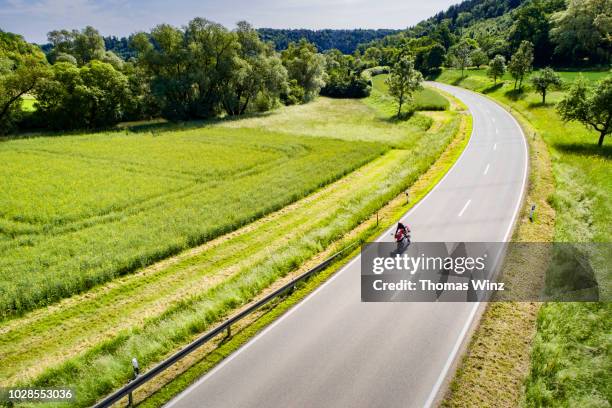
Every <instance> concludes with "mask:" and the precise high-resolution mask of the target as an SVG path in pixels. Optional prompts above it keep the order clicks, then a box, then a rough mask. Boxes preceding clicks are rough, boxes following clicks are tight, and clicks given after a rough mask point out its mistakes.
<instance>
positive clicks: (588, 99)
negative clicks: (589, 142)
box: [557, 75, 612, 147]
mask: <svg viewBox="0 0 612 408" xmlns="http://www.w3.org/2000/svg"><path fill="white" fill-rule="evenodd" d="M557 112H558V113H559V115H560V116H561V119H563V120H564V121H566V122H567V121H573V120H575V121H578V122H580V123H582V124H583V125H584V126H586V127H587V128H593V129H594V130H596V131H597V132H599V142H598V143H597V145H598V146H599V147H601V146H603V141H604V138H605V136H606V135H609V134H610V133H612V76H610V75H608V76H607V77H606V78H605V79H603V80H601V81H600V82H599V83H598V84H597V86H596V87H595V88H594V89H593V88H590V87H589V86H588V85H587V82H586V80H585V79H584V78H583V77H582V76H581V77H579V78H578V80H577V81H576V82H574V84H573V85H572V86H571V87H570V89H569V91H568V93H567V94H566V95H565V98H563V100H562V101H561V102H559V104H558V105H557Z"/></svg>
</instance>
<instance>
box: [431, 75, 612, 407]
mask: <svg viewBox="0 0 612 408" xmlns="http://www.w3.org/2000/svg"><path fill="white" fill-rule="evenodd" d="M561 74H562V77H563V78H564V79H565V80H568V81H571V80H573V78H575V77H576V75H569V73H561ZM591 74H592V75H591ZM585 76H586V77H587V79H589V80H593V81H594V80H597V79H598V78H600V77H601V76H602V73H585ZM438 80H440V81H443V82H447V83H450V84H453V85H459V86H463V87H466V88H468V89H472V90H475V91H479V92H482V93H484V94H487V95H488V96H489V97H491V98H493V99H494V100H496V101H498V102H500V103H502V104H503V105H504V106H505V107H506V108H511V112H512V114H513V115H514V116H515V118H516V119H517V120H518V121H519V122H520V123H521V125H522V126H523V128H524V129H525V133H526V135H527V136H528V140H529V143H530V150H531V151H530V163H531V166H532V168H531V174H530V186H529V197H528V198H527V201H526V202H525V207H524V208H523V212H522V217H521V220H520V221H519V225H518V228H517V230H516V231H515V235H514V237H513V240H514V241H528V242H529V241H547V242H553V241H558V242H559V241H560V242H563V241H565V242H591V241H596V242H597V241H603V242H610V241H611V236H610V230H609V225H610V200H609V197H610V195H611V191H612V185H611V184H610V182H609V171H610V161H609V158H610V156H609V148H605V147H604V149H599V150H598V149H596V148H594V147H596V146H593V145H594V144H595V142H596V139H595V138H594V135H593V134H592V132H590V131H587V130H585V129H584V128H582V127H581V126H580V125H578V124H575V123H569V124H564V123H563V122H562V121H561V120H560V119H559V117H558V116H557V114H556V112H555V110H554V103H555V102H557V101H558V100H559V99H560V97H561V96H562V92H561V91H555V92H553V93H552V95H549V96H550V97H548V98H547V102H548V103H547V104H546V105H542V104H541V98H540V97H539V95H536V94H534V93H533V92H531V91H529V90H527V91H526V92H523V93H516V92H512V90H511V86H508V85H504V84H498V85H497V86H491V82H490V80H489V79H487V78H486V75H485V72H484V71H483V70H479V71H470V72H469V76H468V77H466V78H464V79H461V78H460V76H459V75H458V73H457V72H455V71H453V70H449V71H445V72H444V73H443V74H442V75H441V76H440V77H439V78H438ZM544 163H546V165H543V164H544ZM542 170H543V171H542ZM532 203H536V204H537V211H536V219H535V222H534V223H533V224H530V223H526V222H525V217H526V214H527V211H528V208H529V206H530V205H531V204H532ZM508 267H510V268H512V264H510V265H506V268H508ZM531 270H537V269H536V268H532V269H531ZM602 272H603V273H602ZM523 277H525V276H524V274H523ZM527 278H528V279H526V280H527V281H529V279H534V278H535V279H537V278H538V277H534V276H528V277H527ZM600 278H603V279H602V280H600V290H603V291H609V290H610V289H609V286H608V285H609V282H607V281H606V276H605V271H600V273H599V276H598V279H600ZM607 278H608V279H609V277H607ZM527 284H528V283H527ZM608 293H609V292H608ZM611 306H612V305H611V304H610V303H605V302H600V303H547V304H544V305H541V304H535V303H533V304H531V303H492V304H489V305H488V308H487V310H486V312H485V314H484V316H483V318H482V320H481V324H480V327H479V328H478V329H477V331H476V333H475V335H474V337H473V340H472V342H471V344H470V346H469V350H468V353H467V355H466V356H465V358H464V360H463V361H462V364H461V367H460V368H459V370H458V371H457V374H456V376H455V378H454V380H453V382H452V385H451V390H450V392H449V393H448V395H447V396H446V399H445V401H444V406H448V407H464V406H475V405H477V406H502V407H506V406H507V407H515V406H520V405H524V406H547V407H548V406H551V407H556V406H559V407H567V406H572V407H573V406H593V407H600V406H601V407H603V406H609V402H610V400H611V399H612V396H611V395H610V388H609V384H610V373H611V372H612V368H611V367H612V363H611V360H610V358H609V350H610V344H611V343H610V337H609V333H610V331H611V330H612V327H611V324H610V322H611V319H610V315H611V311H612V307H611Z"/></svg>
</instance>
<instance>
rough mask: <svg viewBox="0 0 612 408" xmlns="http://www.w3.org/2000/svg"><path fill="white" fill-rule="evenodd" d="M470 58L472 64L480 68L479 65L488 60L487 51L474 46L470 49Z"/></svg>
mask: <svg viewBox="0 0 612 408" xmlns="http://www.w3.org/2000/svg"><path fill="white" fill-rule="evenodd" d="M470 59H471V60H472V64H474V65H475V66H476V67H477V68H480V66H481V65H485V64H486V63H488V62H489V57H487V53H486V52H484V51H483V50H481V49H480V48H476V49H475V50H474V51H472V54H471V55H470Z"/></svg>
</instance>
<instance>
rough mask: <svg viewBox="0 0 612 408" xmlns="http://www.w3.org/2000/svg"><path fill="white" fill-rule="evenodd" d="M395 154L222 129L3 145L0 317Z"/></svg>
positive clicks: (210, 234)
mask: <svg viewBox="0 0 612 408" xmlns="http://www.w3.org/2000/svg"><path fill="white" fill-rule="evenodd" d="M386 149H387V147H386V146H385V145H384V144H372V143H370V144H368V143H364V142H354V143H347V142H343V141H340V140H334V139H330V138H326V139H324V138H307V137H296V136H293V135H292V136H289V135H286V134H280V133H272V132H267V131H258V130H248V131H247V130H245V129H225V128H219V127H205V128H202V129H197V130H191V131H185V132H164V133H158V134H147V133H144V134H129V133H128V134H126V133H123V132H117V133H110V134H96V135H83V136H66V137H54V138H33V139H22V140H15V141H9V142H5V143H2V144H1V145H0V157H1V160H2V162H3V163H4V166H2V169H1V170H0V180H1V181H0V193H1V194H2V196H3V200H2V202H1V203H0V215H1V216H2V218H1V221H0V228H1V232H2V234H1V236H0V250H1V251H2V252H3V253H6V254H7V256H3V257H2V259H1V260H0V271H2V272H0V293H1V295H0V313H1V315H2V316H4V317H6V316H10V315H12V314H15V313H20V312H23V311H25V310H30V309H33V308H35V307H38V306H43V305H46V304H50V303H52V302H54V301H57V300H59V299H61V298H64V297H67V296H70V295H72V294H75V293H79V292H81V291H83V290H86V289H89V288H91V287H93V286H95V285H97V284H100V283H102V282H105V281H108V280H111V279H113V278H115V277H117V276H120V275H123V274H126V273H129V272H131V271H133V270H135V269H137V268H139V267H142V266H145V265H148V264H151V263H152V262H154V261H156V260H159V259H162V258H165V257H167V256H169V255H172V254H174V253H177V252H178V251H180V250H182V249H185V248H189V247H192V246H194V245H197V244H199V243H202V242H205V241H207V240H209V239H211V238H214V237H215V236H218V235H221V234H223V233H227V232H229V231H231V230H233V229H236V228H237V227H239V226H241V225H244V224H246V223H249V222H251V221H253V220H255V219H257V218H259V217H261V216H262V215H264V214H268V213H270V212H272V211H274V210H278V209H280V208H282V207H283V206H285V205H287V204H289V203H291V202H293V201H295V200H297V199H299V198H301V197H304V196H306V195H307V194H309V193H311V192H312V191H314V190H316V189H317V188H319V187H321V186H323V185H325V184H328V183H329V182H331V181H333V180H335V179H337V178H339V177H341V176H343V175H345V174H347V173H349V172H350V171H352V170H354V169H355V168H357V167H359V166H361V165H363V164H365V163H366V162H368V161H371V160H372V159H373V158H375V157H376V156H379V155H380V154H382V153H383V152H384V151H385V150H386ZM261 185H265V186H266V188H265V189H261V188H260V186H261Z"/></svg>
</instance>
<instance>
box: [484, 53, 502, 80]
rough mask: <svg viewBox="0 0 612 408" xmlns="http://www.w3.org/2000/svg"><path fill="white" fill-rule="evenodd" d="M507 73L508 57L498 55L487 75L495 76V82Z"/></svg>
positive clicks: (492, 61)
mask: <svg viewBox="0 0 612 408" xmlns="http://www.w3.org/2000/svg"><path fill="white" fill-rule="evenodd" d="M505 73H506V59H505V58H504V56H503V55H499V54H498V55H496V56H495V58H493V59H492V60H491V63H490V64H489V69H488V70H487V75H488V76H489V77H490V78H493V83H494V84H496V83H497V78H501V77H503V76H504V74H505Z"/></svg>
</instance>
